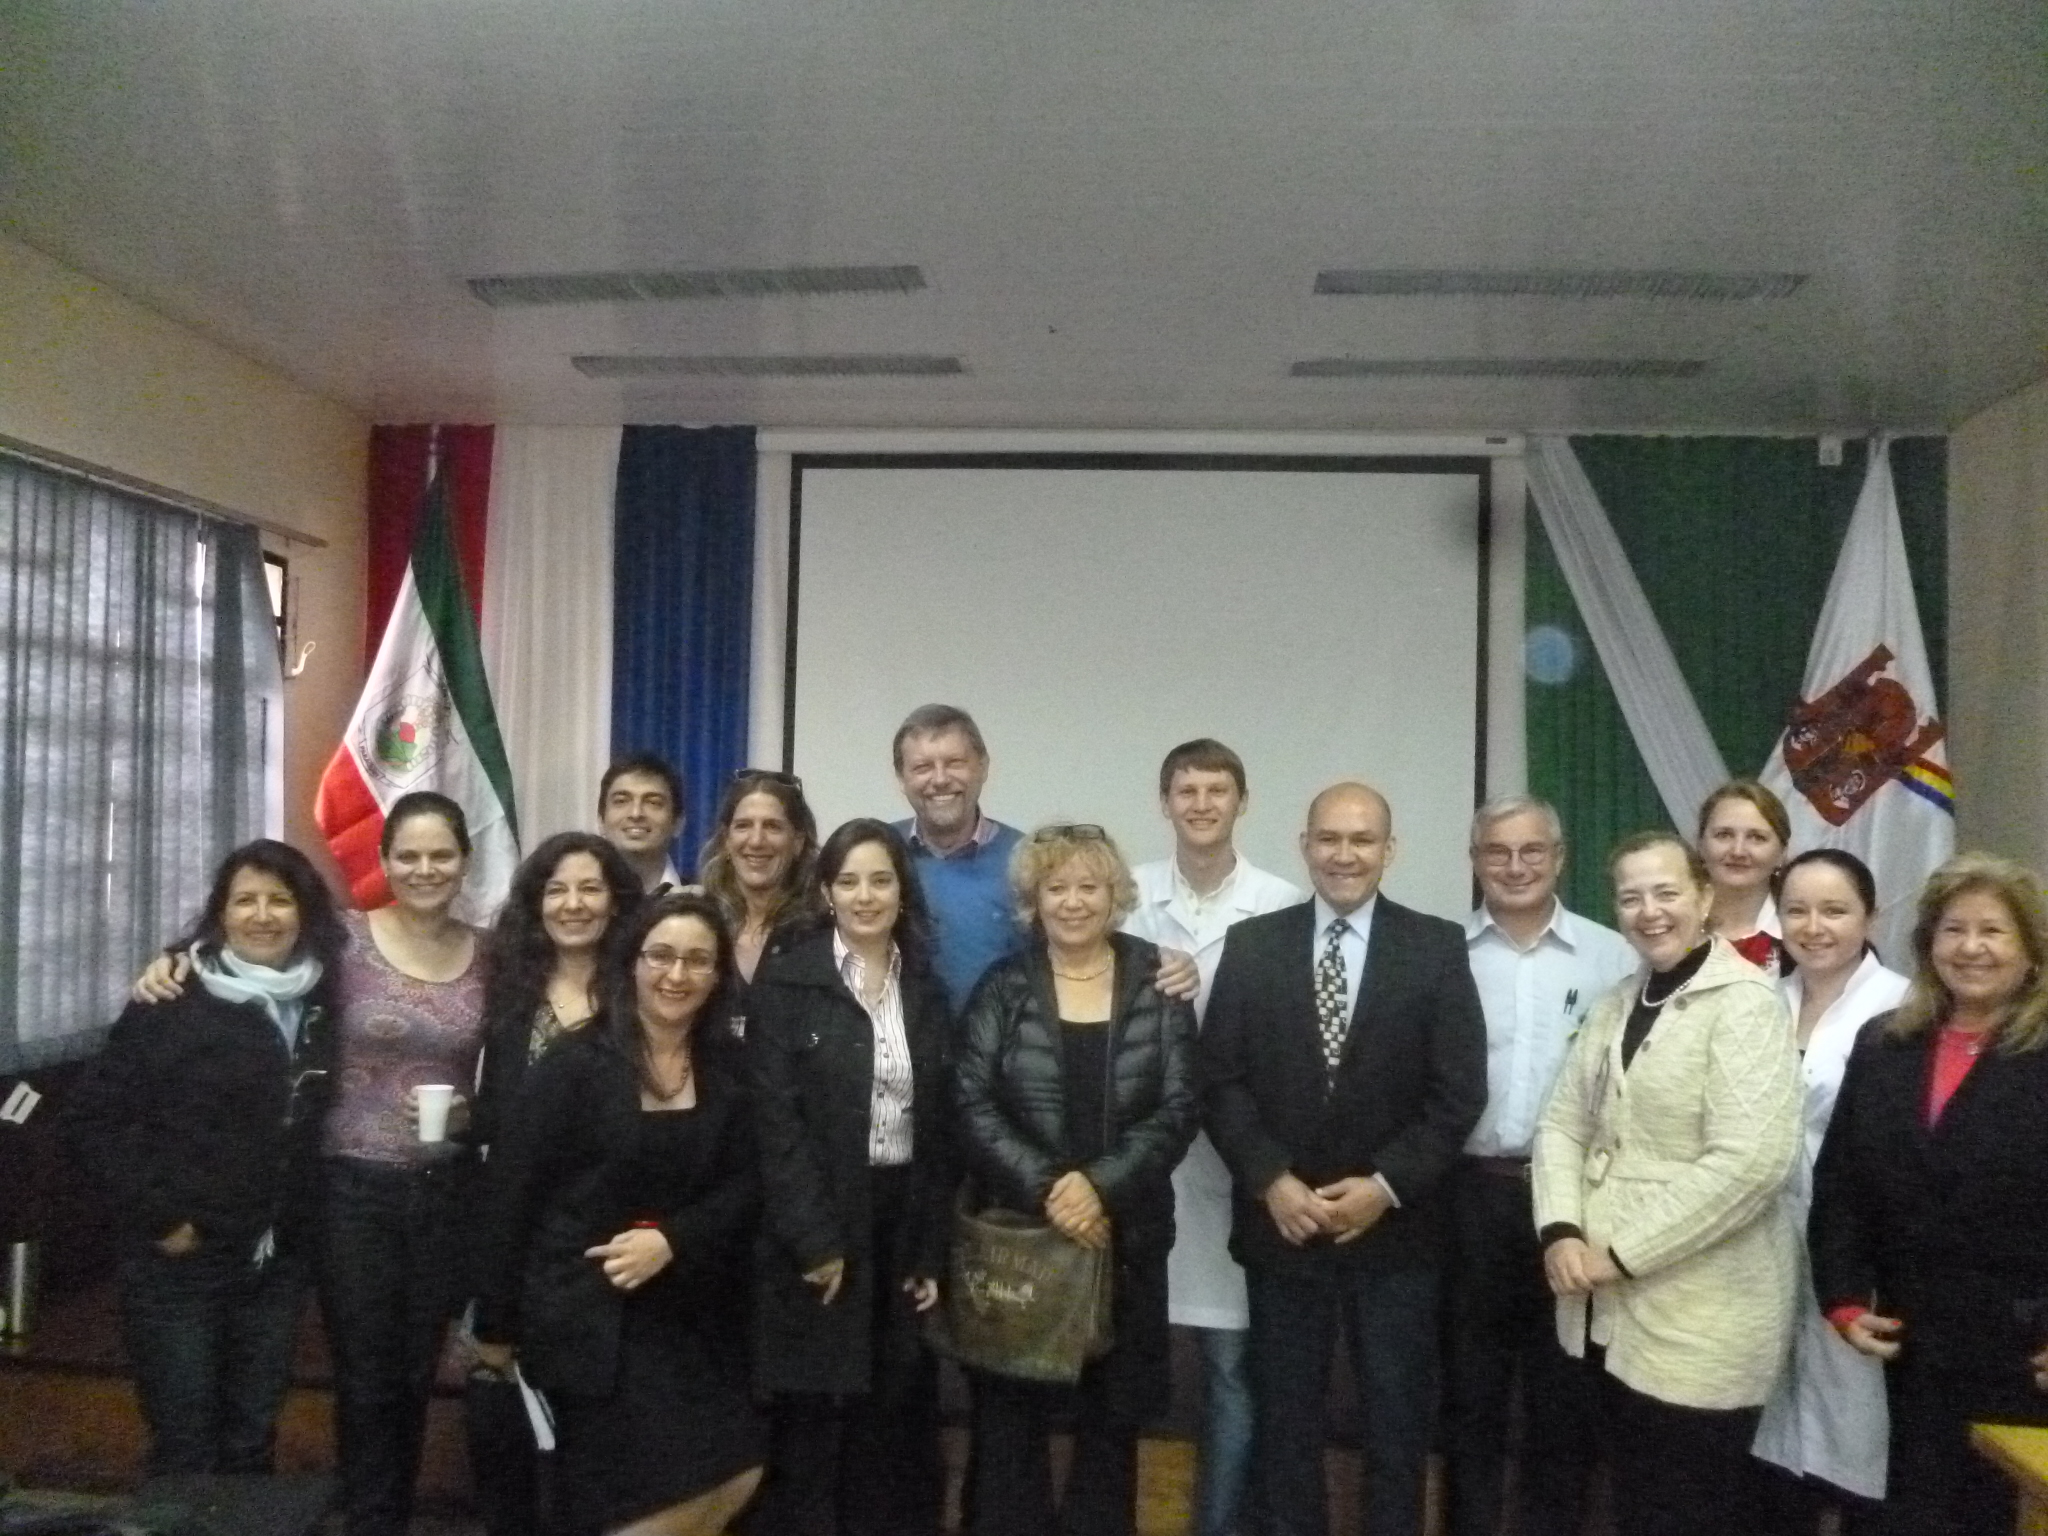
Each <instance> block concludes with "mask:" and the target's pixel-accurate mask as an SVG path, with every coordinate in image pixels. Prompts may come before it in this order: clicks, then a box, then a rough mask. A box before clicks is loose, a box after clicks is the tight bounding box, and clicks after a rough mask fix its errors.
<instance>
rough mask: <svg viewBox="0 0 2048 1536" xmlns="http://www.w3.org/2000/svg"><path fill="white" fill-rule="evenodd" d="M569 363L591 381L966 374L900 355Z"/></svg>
mask: <svg viewBox="0 0 2048 1536" xmlns="http://www.w3.org/2000/svg"><path fill="white" fill-rule="evenodd" d="M569 361H570V362H572V363H574V364H575V365H576V371H577V372H578V373H581V374H583V375H585V376H586V377H588V378H593V379H666V378H703V377H733V378H746V379H821V378H853V377H866V378H875V377H883V378H909V377H930V376H936V375H939V374H949V373H965V372H966V371H967V368H966V366H965V365H964V364H963V363H962V362H961V361H960V359H959V358H957V357H931V356H926V355H923V354H919V353H904V352H856V353H851V354H848V355H844V356H839V357H646V356H622V355H619V354H616V353H614V354H611V355H602V356H593V357H573V358H571V359H570V360H569Z"/></svg>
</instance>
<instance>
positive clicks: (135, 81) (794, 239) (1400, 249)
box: [0, 0, 2048, 430]
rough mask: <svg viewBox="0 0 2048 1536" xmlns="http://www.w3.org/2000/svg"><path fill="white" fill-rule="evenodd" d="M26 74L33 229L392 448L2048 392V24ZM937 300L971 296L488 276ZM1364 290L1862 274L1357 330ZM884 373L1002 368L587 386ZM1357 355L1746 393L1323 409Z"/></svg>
mask: <svg viewBox="0 0 2048 1536" xmlns="http://www.w3.org/2000/svg"><path fill="white" fill-rule="evenodd" d="M0 47H4V48H5V50H6V53H5V56H6V57H7V58H8V59H9V60H10V65H9V68H8V72H7V79H8V89H7V90H6V91H5V92H4V93H0V133H4V135H5V139H4V142H5V146H6V150H5V152H6V171H7V175H6V179H5V182H4V185H0V227H4V228H6V229H7V230H8V231H9V232H10V233H12V234H14V235H16V236H18V237H19V238H21V239H24V240H27V241H28V242H29V243H31V244H33V245H36V246H38V247H40V248H41V249H44V250H46V251H49V252H50V253H51V254H53V255H55V256H57V257H59V258H60V259H62V260H65V261H67V262H69V263H71V264H72V265H74V266H76V267H78V268H80V269H82V270H84V271H86V272H89V273H92V274H93V275H95V276H97V277H99V278H101V279H103V280H105V281H107V282H109V283H111V284H113V285H114V286H115V287H117V288H119V289H121V290H122V291H124V292H126V293H128V294H130V295H131V296H133V297H135V298H137V299H139V300H141V301H143V302H145V303H148V304H150V305H153V306H154V307H156V308H158V309H160V310H161V311H163V312H164V313H166V314H168V315H170V316H172V317H173V318H176V319H178V320H181V321H184V322H185V323H188V324H190V325H192V326H194V327H195V328H197V329H199V330H200V331H202V332H204V333H206V334H207V335H210V336H212V337H214V338H216V339H217V340H220V341H221V342H223V343H225V344H226V345H228V346H231V347H234V348H236V349H237V350H239V351H242V352H245V353H247V354H249V355H251V356H254V357H257V358H259V359H261V360H263V361H265V362H266V363H269V364H271V365H272V366H275V367H276V368H278V369H280V370H281V371H283V372H285V373H287V374H289V375H291V376H292V377H294V378H297V379H299V380H301V381H303V382H304V383H306V384H308V385H310V386H311V387H313V388H315V389H317V390H320V391H322V392H323V393H326V394H329V395H332V396H334V397H335V398H337V399H340V400H343V401H346V402H348V403H350V404H352V405H354V406H356V407H357V408H359V409H361V410H363V411H365V412H366V413H368V414H370V415H372V416H374V417H376V418H378V419H385V420H394V419H424V418H443V419H476V420H500V421H521V422H598V421H618V420H663V419H666V420H746V421H757V422H761V423H763V424H766V425H802V424H815V425H820V426H850V425H878V426H906V425H918V424H930V425H980V426H991V425H998V426H999V425H1016V426H1042V427H1061V426H1067V427H1091V426H1092V427H1161V426H1186V427H1211V426H1242V427H1278V428H1287V427H1292V428H1325V427H1345V428H1355V427H1369V428H1380V429H1402V428H1415V429H1446V428H1471V427H1475V426H1499V427H1514V428H1523V427H1529V428H1535V427H1549V426H1586V427H1615V428H1628V427H1644V428H1675V429H1685V428H1727V429H1734V428H1761V429H1809V430H1811V429H1836V430H1856V429H1859V428H1864V427H1868V426H1872V425H1883V426H1891V427H1898V428H1915V427H1917V428H1929V427H1941V426H1946V425H1949V424H1952V423H1954V422H1956V421H1957V420H1960V419H1961V418H1962V417H1963V416H1965V415H1967V414H1969V413H1970V412H1971V411H1973V410H1975V409H1978V408H1980V407H1982V406H1983V405H1985V404H1987V403H1989V402H1991V401H1993V400H1995V399H1998V398H2000V397H2001V396H2003V395H2004V394H2006V393H2009V392H2010V391H2012V390H2013V389H2015V388H2018V387H2019V386H2021V385H2023V384H2025V383H2027V382H2029V381H2031V380H2033V379H2035V378H2038V377H2040V376H2042V375H2043V374H2044V373H2048V280H2044V279H2048V173H2044V167H2048V7H2044V6H2042V5H2041V4H2039V3H2038V0H1998V3H1993V0H1957V3H1955V4H1951V5H1947V6H1940V7H1935V6H1928V5H1925V4H1923V3H1906V0H1894V3H1883V0H1878V3H1869V0H1725V3H1713V4H1705V5H1703V4H1701V3H1699V0H1526V3H1518V0H1378V3H1375V4H1373V5H1371V6H1359V5H1356V4H1355V3H1350V0H1241V3H1240V0H1132V3H1125V4H1121V5H1118V6H1114V7H1109V6H1103V5H1101V4H1100V3H1099V0H1096V3H1086V4H1084V3H1081V0H1036V3H1033V4H1030V5H1010V6H987V5H984V6H962V5H960V4H958V3H957V0H875V3H869V4H850V3H847V4H812V3H800V0H751V3H747V4H740V3H737V0H704V3H685V0H577V3H574V4H566V5H565V4H562V3H561V0H405V3H399V0H382V3H378V0H269V3H263V0H90V3H87V0H15V3H14V4H12V5H9V6H7V7H4V15H0ZM887 263H914V264H916V265H918V266H920V267H922V268H923V269H924V272H925V274H926V277H927V280H928V282H929V283H930V287H929V288H928V289H927V290H925V291H923V292H918V293H911V294H903V295H851V296H833V297H764V298H741V299H718V300H702V301H697V300H690V301H678V302H672V303H633V304H579V305H572V306H563V307H560V308H553V309H536V310H508V309H492V308H490V307H489V306H487V305H485V304H483V303H481V302H479V301H478V300H477V299H475V298H474V297H472V296H471V295H470V294H469V292H468V291H467V290H466V288H465V287H464V280H465V279H466V278H470V277H475V276H487V275H507V274H522V273H550V272H587V271H607V270H619V269H639V268H651V269H669V268H681V267H718V268H726V267H741V266H795V265H813V266H837V265H849V264H887ZM1325 267H1422V268H1441V267H1488V268H1494V267H1498V268H1560V269H1616V268H1682V269H1686V270H1707V271H1744V270H1751V269H1763V270H1786V271H1798V272H1806V273H1810V274H1811V277H1810V279H1809V281H1808V282H1807V283H1806V285H1805V286H1804V287H1803V288H1801V289H1800V291H1799V292H1798V293H1797V294H1795V295H1793V296H1792V297H1790V298H1788V299H1783V300H1777V301H1758V302H1754V303H1688V302H1671V301H1654V300H1640V299H1614V300H1569V299H1543V298H1508V297H1458V298H1375V297H1330V296H1323V297H1319V296H1316V295H1315V294H1314V293H1313V292H1312V285H1313V282H1314V276H1315V273H1316V272H1317V271H1318V270H1320V269H1322V268H1325ZM880 353H914V354H933V355H941V356H953V355H957V356H959V357H960V358H961V359H962V360H963V362H964V364H965V368H966V371H965V372H964V373H962V374H961V375H958V376H955V377H944V378H914V379H874V378H864V379H826V378H798V379H763V378H735V377H715V378H701V377H700V378H687V377H685V378H671V379H659V380H635V381H616V380H599V379H590V378H586V377H584V376H582V375H581V374H579V373H578V372H577V371H576V370H575V369H574V368H573V367H572V366H571V364H570V359H571V358H572V357H574V356H578V355H585V354H627V355H635V354H692V355H713V356H742V355H744V356H755V355H783V354H832V355H845V354H880ZM1318 357H1361V358H1372V359H1412V358H1427V357H1439V358H1440V357H1460V358H1500V359H1507V358H1527V357H1554V358H1614V357H1659V358H1685V357H1698V358H1702V359H1704V360H1705V361H1706V362H1707V365H1708V366H1707V367H1706V369H1705V370H1704V371H1703V372H1702V373H1701V374H1700V375H1699V376H1698V377H1696V378H1691V379H1676V380H1660V379H1618V380H1518V379H1459V380H1441V379H1439V380H1402V379H1383V378H1358V379H1296V378H1290V377H1288V376H1287V371H1288V367H1289V365H1290V364H1291V363H1293V362H1295V361H1296V360H1299V359H1304V358H1318Z"/></svg>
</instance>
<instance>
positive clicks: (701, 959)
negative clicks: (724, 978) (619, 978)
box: [640, 945, 718, 976]
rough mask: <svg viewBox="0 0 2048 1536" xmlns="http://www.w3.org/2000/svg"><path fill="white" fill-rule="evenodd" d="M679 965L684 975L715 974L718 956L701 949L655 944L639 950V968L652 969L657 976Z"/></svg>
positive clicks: (716, 972)
mask: <svg viewBox="0 0 2048 1536" xmlns="http://www.w3.org/2000/svg"><path fill="white" fill-rule="evenodd" d="M679 965H680V966H681V967H682V968H683V974H684V975H685V976H716V975H717V974H718V956H716V955H707V954H705V953H704V952H703V951H702V950H691V951H688V952H685V951H683V950H680V949H668V948H665V947H663V946H660V945H657V946H656V947H655V948H653V949H643V950H641V951H640V966H641V969H643V970H648V971H652V972H654V974H655V975H657V976H659V975H661V974H663V973H664V972H667V971H672V970H674V969H675V968H676V967H677V966H679Z"/></svg>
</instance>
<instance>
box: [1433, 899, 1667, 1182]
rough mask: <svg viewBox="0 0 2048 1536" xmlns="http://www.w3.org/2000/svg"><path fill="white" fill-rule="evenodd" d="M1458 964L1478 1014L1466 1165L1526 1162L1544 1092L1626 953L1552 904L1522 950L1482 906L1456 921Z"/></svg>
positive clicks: (1629, 968) (1632, 959)
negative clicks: (1474, 1102) (1480, 1028)
mask: <svg viewBox="0 0 2048 1536" xmlns="http://www.w3.org/2000/svg"><path fill="white" fill-rule="evenodd" d="M1465 955H1466V959H1467V960H1468V961H1469V962H1470V964H1471V967H1472V980H1473V981H1474V983H1476V984H1477V986H1478V988H1479V1006H1480V1008H1481V1009H1482V1010H1483V1011H1484V1012H1485V1014H1486V1112H1485V1113H1484V1114H1483V1115H1481V1116H1480V1117H1479V1124H1478V1125H1476V1126H1474V1127H1473V1128H1472V1134H1471V1136H1470V1137H1468V1138H1467V1139H1466V1142H1465V1150H1466V1152H1468V1153H1470V1154H1471V1155H1472V1156H1474V1157H1527V1156H1528V1155H1529V1147H1530V1143H1531V1142H1533V1141H1534V1140H1535V1139H1536V1122H1537V1121H1538V1120H1539V1119H1540V1118H1542V1115H1543V1105H1544V1102H1545V1100H1547V1099H1548V1098H1549V1097H1550V1085H1551V1084H1552V1083H1553V1082H1555V1081H1556V1080H1557V1073H1558V1069H1559V1068H1560V1067H1562V1066H1563V1065H1564V1058H1565V1052H1566V1050H1567V1049H1568V1048H1569V1047H1570V1045H1571V1040H1572V1036H1573V1035H1575V1034H1577V1033H1578V1029H1579V1025H1580V1023H1581V1022H1583V1021H1584V1019H1585V1017H1586V1010H1587V1009H1589V1008H1591V1007H1592V1006H1593V1004H1594V1003H1596V1002H1598V1001H1599V1000H1600V997H1601V996H1602V994H1604V993H1605V992H1607V991H1608V990H1609V989H1610V988H1612V987H1613V986H1614V985H1615V984H1616V983H1617V982H1619V981H1621V980H1622V979H1623V978H1624V977H1626V976H1630V975H1633V974H1634V972H1635V970H1636V966H1637V964H1638V962H1637V959H1636V952H1635V951H1634V950H1632V949H1630V948H1629V946H1628V941H1627V940H1626V939H1624V938H1623V937H1622V936H1621V935H1620V934H1618V933H1616V932H1615V931H1614V930H1613V929H1612V928H1603V927H1602V926H1601V925H1600V924H1598V923H1595V922H1590V921H1588V920H1587V919H1585V918H1583V917H1580V916H1579V915H1578V914H1577V913H1574V912H1568V911H1566V910H1565V906H1564V903H1563V902H1560V901H1555V900H1553V902H1552V905H1551V912H1550V921H1549V922H1548V923H1547V924H1545V925H1544V928H1543V932H1542V933H1540V934H1539V935H1537V938H1536V942H1535V943H1534V944H1532V945H1530V946H1529V947H1528V948H1527V949H1521V948H1519V947H1517V946H1516V944H1515V941H1514V940H1513V939H1511V938H1509V937H1508V936H1507V934H1506V933H1505V932H1503V931H1502V929H1501V927H1500V925H1499V924H1498V923H1496V922H1495V921H1494V920H1493V916H1492V914H1490V913H1489V912H1488V911H1487V910H1486V908H1485V907H1481V908H1480V909H1479V910H1478V911H1476V912H1474V913H1473V914H1472V915H1471V916H1470V917H1468V918H1466V919H1465Z"/></svg>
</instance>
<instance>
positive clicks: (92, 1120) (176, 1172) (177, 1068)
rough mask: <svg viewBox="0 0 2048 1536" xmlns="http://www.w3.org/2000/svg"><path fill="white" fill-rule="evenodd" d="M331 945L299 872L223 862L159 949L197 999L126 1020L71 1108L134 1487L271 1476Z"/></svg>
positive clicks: (322, 1058) (323, 1093) (307, 1274)
mask: <svg viewBox="0 0 2048 1536" xmlns="http://www.w3.org/2000/svg"><path fill="white" fill-rule="evenodd" d="M343 939H344V933H343V929H342V924H341V920H340V918H339V916H338V915H337V914H336V912H335V909H334V902H333V899H332V897H331V896H330V895H329V894H328V891H327V887H326V885H325V884H324V883H323V882H322V881H321V879H320V876H319V875H318V874H317V873H316V872H315V871H314V869H313V866H312V864H311V863H309V862H308V861H307V859H306V857H305V855H304V854H302V853H300V852H299V851H298V850H297V849H296V848H292V847H289V846H287V845H286V844H284V843H279V842H273V841H271V840H270V839H268V838H261V839H258V840H257V841H255V842H252V843H247V844H244V845H243V846H242V847H240V848H237V849H236V850H235V851H234V852H232V853H230V854H229V855H228V856H227V858H226V859H225V860H224V861H223V862H222V863H221V866H220V869H219V871H218V872H217V873H216V874H215V876H214V881H213V889H212V891H211V893H210V894H209V895H208V897H207V900H206V906H205V908H204V909H203V910H202V912H201V913H200V916H199V919H198V921H197V922H196V923H195V924H194V925H193V928H192V931H191V932H190V933H189V934H187V935H186V936H185V937H184V938H183V939H181V940H180V941H179V942H178V943H177V944H176V945H175V946H173V947H174V948H175V949H176V950H178V951H180V952H184V951H189V952H190V953H191V956H192V965H193V975H194V977H195V979H196V980H197V982H198V985H196V986H190V985H188V986H187V987H186V988H185V990H184V993H183V995H182V996H180V997H178V998H176V999H174V1000H173V1001H170V1002H167V1003H163V1004H160V1005H152V1004H142V1003H131V1004H130V1005H129V1006H128V1007H127V1009H126V1010H124V1011H123V1013H122V1014H121V1017H120V1019H119V1020H118V1021H117V1022H116V1023H115V1025H114V1028H113V1033H112V1035H111V1036H110V1038H109V1039H108V1042H107V1046H106V1049H105V1051H104V1052H102V1054H101V1055H100V1057H99V1058H98V1060H97V1061H96V1062H95V1063H94V1065H93V1067H92V1069H91V1071H90V1072H89V1073H88V1075H87V1077H86V1080H85V1082H84V1084H83V1086H82V1087H81V1088H80V1090H79V1094H78V1097H77V1098H76V1099H75V1100H74V1101H73V1104H72V1106H71V1109H70V1112H69V1116H68V1122H67V1128H68V1131H69V1134H70V1138H71V1142H72V1145H73V1147H74V1149H75V1151H76V1152H77V1154H78V1156H79V1158H80V1159H81V1161H83V1162H84V1163H85V1165H86V1166H87V1167H88V1168H89V1169H90V1170H91V1171H92V1172H93V1173H94V1174H95V1175H96V1176H97V1177H98V1178H99V1180H100V1181H101V1182H102V1183H103V1184H104V1186H105V1187H106V1189H107V1191H108V1193H109V1196H110V1197H111V1200H112V1203H113V1210H114V1216H115V1221H116V1224H117V1227H118V1249H119V1254H120V1266H121V1267H120V1279H121V1322H122V1332H123V1337H124V1340H125V1343H126V1345H127V1350H128V1355H129V1358H130V1360H131V1361H132V1363H133V1364H134V1367H135V1380H136V1387H137V1391H138V1395H139V1396H140V1398H141V1400H142V1411H143V1417H144V1418H145V1419H146V1420H147V1421H148V1424H149V1434H150V1449H149V1457H148V1470H149V1473H150V1475H152V1476H161V1475H165V1474H172V1473H191V1472H268V1471H270V1470H272V1467H271V1459H272V1458H271V1452H272V1444H273V1440H274V1436H275V1430H276V1424H277V1416H278V1411H279V1409H280V1408H281V1407H282V1405H283V1402H284V1395H285V1390H286V1388H287V1387H288V1386H289V1384H290V1380H291V1361H292V1347H293V1342H294V1339H295V1336H296V1334H297V1331H298V1322H299V1315H300V1313H301V1312H302V1310H303V1309H304V1305H305V1299H306V1293H307V1291H308V1289H309V1288H310V1281H311V1268H312V1265H311V1254H310V1252H309V1250H310V1247H311V1237H312V1234H311V1233H310V1232H309V1231H308V1230H307V1227H308V1226H309V1224H310V1222H309V1218H310V1216H311V1213H312V1210H313V1208H314V1205H315V1201H314V1198H313V1189H314V1187H315V1183H316V1180H317V1166H318V1164H317V1154H318V1146H317V1136H318V1127H319V1122H320V1117H321V1115H322V1114H323V1113H324V1112H325V1109H326V1105H327V1090H328V1073H329V1068H330V1065H331V1062H332V1058H333V1040H334V1036H333V1016H334V1009H333V1003H332V996H331V988H332V983H331V980H330V978H331V977H332V975H333V972H334V968H335V962H336V960H337V958H338V957H339V955H340V952H341V947H342V943H343Z"/></svg>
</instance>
